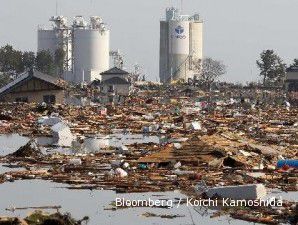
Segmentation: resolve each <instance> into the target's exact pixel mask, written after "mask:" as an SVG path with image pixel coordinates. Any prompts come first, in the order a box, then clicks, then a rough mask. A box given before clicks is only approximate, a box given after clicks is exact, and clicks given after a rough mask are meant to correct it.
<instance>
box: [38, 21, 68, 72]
mask: <svg viewBox="0 0 298 225" xmlns="http://www.w3.org/2000/svg"><path fill="white" fill-rule="evenodd" d="M50 21H51V22H53V27H52V28H50V29H49V28H44V27H41V26H39V27H38V31H37V51H38V52H39V51H43V50H45V51H47V50H48V51H49V52H50V53H51V55H52V57H55V54H56V52H57V51H58V50H63V52H64V65H63V70H64V72H66V71H71V70H72V30H71V28H70V27H69V26H68V25H67V18H65V17H63V16H53V17H51V18H50Z"/></svg>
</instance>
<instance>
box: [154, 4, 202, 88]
mask: <svg viewBox="0 0 298 225" xmlns="http://www.w3.org/2000/svg"><path fill="white" fill-rule="evenodd" d="M202 58H203V22H202V21H201V20H200V17H199V15H198V14H195V15H193V16H188V15H181V14H180V10H178V9H176V8H168V9H167V10H166V19H165V20H162V21H160V59H159V76H160V81H161V82H162V83H170V82H171V81H174V80H184V81H188V79H189V78H191V79H193V78H194V76H195V75H197V73H198V71H197V69H196V68H195V67H194V63H197V61H198V60H202Z"/></svg>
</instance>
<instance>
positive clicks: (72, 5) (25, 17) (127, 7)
mask: <svg viewBox="0 0 298 225" xmlns="http://www.w3.org/2000/svg"><path fill="white" fill-rule="evenodd" d="M57 2H58V14H62V15H65V16H67V17H70V18H73V17H74V16H76V15H84V16H86V17H87V16H88V17H89V16H90V15H99V16H101V17H102V18H103V19H104V22H105V23H107V24H108V26H109V28H110V29H111V49H120V50H121V51H122V52H123V53H124V54H125V59H126V65H127V66H128V67H129V68H130V67H132V65H133V64H135V63H138V64H140V65H141V66H142V67H143V69H144V71H145V72H146V73H147V74H148V77H149V78H150V79H151V80H156V79H157V77H158V64H159V20H160V18H162V17H164V14H165V8H166V7H168V6H171V5H174V6H180V5H181V4H180V2H181V1H180V0H165V1H162V0H57ZM297 9H298V1H297V0H183V13H184V14H193V13H195V12H198V13H200V15H201V17H202V19H203V20H204V56H205V57H207V56H208V57H212V58H215V59H218V60H222V61H223V62H224V63H225V64H226V65H227V67H228V72H227V74H226V75H225V77H224V78H225V80H228V81H239V82H245V81H251V80H256V79H258V70H257V68H256V66H255V61H256V59H257V58H258V56H259V54H260V52H261V51H262V50H264V49H274V50H276V51H277V53H278V54H279V55H280V56H281V57H282V58H283V59H284V60H285V62H286V63H290V62H291V61H292V59H293V58H295V57H297V58H298V28H297V27H298V26H297V23H298V22H297V21H298V14H297ZM55 14H56V0H1V1H0V27H1V32H0V45H5V44H7V43H9V44H12V45H13V46H15V47H16V48H18V49H21V50H34V51H35V50H36V47H37V46H36V45H37V32H36V29H37V25H38V24H43V25H47V24H49V23H48V19H49V17H50V16H52V15H55ZM86 19H87V18H86Z"/></svg>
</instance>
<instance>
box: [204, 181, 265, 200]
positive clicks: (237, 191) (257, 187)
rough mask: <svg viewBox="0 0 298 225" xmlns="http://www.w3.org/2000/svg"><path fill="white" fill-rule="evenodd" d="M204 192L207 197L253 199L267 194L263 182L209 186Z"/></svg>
mask: <svg viewBox="0 0 298 225" xmlns="http://www.w3.org/2000/svg"><path fill="white" fill-rule="evenodd" d="M206 194H207V196H208V197H209V198H212V197H213V196H220V197H222V198H231V199H239V200H242V199H247V200H254V199H261V198H264V197H265V196H266V195H267V190H266V187H265V186H264V185H263V184H246V185H238V186H223V187H214V188H209V189H208V190H207V191H206Z"/></svg>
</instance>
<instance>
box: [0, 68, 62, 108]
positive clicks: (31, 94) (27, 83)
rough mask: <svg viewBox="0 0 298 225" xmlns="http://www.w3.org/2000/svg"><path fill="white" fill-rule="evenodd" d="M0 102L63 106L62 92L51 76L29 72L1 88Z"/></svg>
mask: <svg viewBox="0 0 298 225" xmlns="http://www.w3.org/2000/svg"><path fill="white" fill-rule="evenodd" d="M0 101H4V102H30V103H31V102H34V103H42V102H46V103H50V104H63V103H64V90H63V88H62V87H61V86H59V85H58V84H57V80H56V79H55V78H53V77H52V76H49V75H46V74H43V73H41V72H38V71H34V72H33V71H31V72H28V73H26V74H24V75H22V76H20V77H19V78H17V79H16V80H14V81H12V82H11V83H9V84H7V85H6V86H4V87H3V88H1V89H0Z"/></svg>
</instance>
